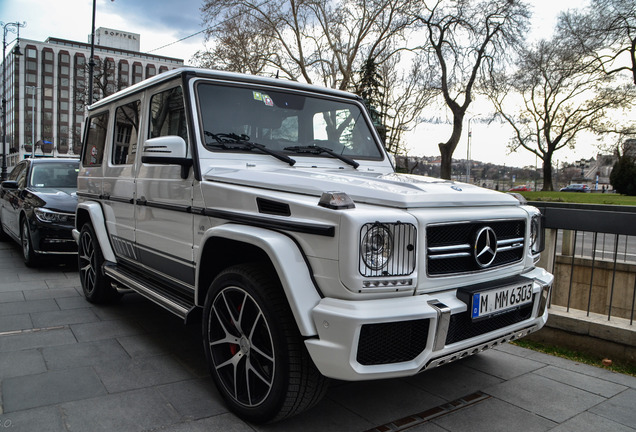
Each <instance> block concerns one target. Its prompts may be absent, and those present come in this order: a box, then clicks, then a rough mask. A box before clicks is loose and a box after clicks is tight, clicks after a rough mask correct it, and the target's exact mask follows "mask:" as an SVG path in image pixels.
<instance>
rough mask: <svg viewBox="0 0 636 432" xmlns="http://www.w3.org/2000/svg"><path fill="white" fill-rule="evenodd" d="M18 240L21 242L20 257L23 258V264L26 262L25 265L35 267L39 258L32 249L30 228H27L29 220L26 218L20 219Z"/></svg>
mask: <svg viewBox="0 0 636 432" xmlns="http://www.w3.org/2000/svg"><path fill="white" fill-rule="evenodd" d="M20 240H21V243H22V257H23V258H24V264H26V266H27V267H35V266H36V265H37V264H38V261H39V260H38V256H37V254H36V253H35V251H34V250H33V243H32V241H31V230H30V229H29V222H28V221H27V220H26V218H25V219H24V220H23V221H22V230H21V232H20Z"/></svg>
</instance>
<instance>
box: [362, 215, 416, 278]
mask: <svg viewBox="0 0 636 432" xmlns="http://www.w3.org/2000/svg"><path fill="white" fill-rule="evenodd" d="M368 236H376V237H381V236H389V237H390V239H387V241H385V242H383V246H380V245H378V244H377V242H376V243H373V242H374V240H369V238H368ZM365 239H366V240H365ZM377 240H379V239H377ZM370 243H371V244H375V245H376V246H377V247H376V248H375V249H377V250H369V247H368V245H369V244H370ZM416 245H417V228H416V227H415V226H414V225H413V224H410V223H403V222H393V223H386V222H373V223H367V224H364V225H363V226H362V228H361V229H360V248H359V259H358V269H359V271H360V274H361V275H362V276H364V277H391V276H406V275H410V274H411V273H413V271H415V264H416V256H417V253H416V252H417V247H416ZM385 246H390V247H391V250H390V251H387V250H385V249H384V247H385ZM372 249H373V248H372ZM374 255H375V256H374ZM380 255H382V257H380ZM369 261H372V262H374V263H376V264H375V265H370V263H369ZM378 263H381V264H378Z"/></svg>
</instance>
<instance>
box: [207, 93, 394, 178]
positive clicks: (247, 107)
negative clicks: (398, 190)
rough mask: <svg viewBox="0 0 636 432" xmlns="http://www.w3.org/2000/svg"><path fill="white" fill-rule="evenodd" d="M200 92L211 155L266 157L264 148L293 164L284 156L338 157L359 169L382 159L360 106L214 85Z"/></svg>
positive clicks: (338, 101)
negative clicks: (359, 163) (364, 163)
mask: <svg viewBox="0 0 636 432" xmlns="http://www.w3.org/2000/svg"><path fill="white" fill-rule="evenodd" d="M197 93H198V101H199V106H200V112H201V118H202V121H203V125H202V126H203V131H204V136H205V140H206V141H205V143H206V147H207V148H208V149H209V150H210V151H215V152H216V151H231V152H254V151H255V150H258V151H259V152H261V153H265V151H264V150H263V148H265V149H266V150H267V151H269V153H268V154H270V155H271V156H274V157H276V158H278V159H281V160H282V161H285V162H288V163H290V164H293V163H291V162H290V161H289V160H288V159H285V158H284V157H289V156H292V157H297V156H309V155H311V156H313V157H315V156H321V157H329V158H338V159H339V160H341V161H345V163H348V164H349V165H352V166H357V163H356V162H355V161H354V160H355V159H374V160H380V159H382V153H381V152H380V149H379V148H378V145H377V144H376V141H375V139H374V136H373V133H372V131H371V128H370V126H369V124H368V123H367V121H366V119H365V117H364V115H363V113H362V111H361V108H360V106H359V105H357V104H354V103H348V102H346V101H342V100H339V99H326V98H318V97H312V96H307V95H305V94H299V93H292V92H282V91H272V90H270V89H267V90H265V89H262V88H256V87H254V88H247V87H232V86H227V85H223V86H221V85H216V84H210V83H202V84H200V85H199V86H198V92H197ZM228 137H234V138H232V139H231V140H230V139H229V138H228ZM241 143H243V144H241ZM246 143H249V144H246ZM314 148H315V151H314ZM281 156H283V157H281ZM292 160H293V159H292Z"/></svg>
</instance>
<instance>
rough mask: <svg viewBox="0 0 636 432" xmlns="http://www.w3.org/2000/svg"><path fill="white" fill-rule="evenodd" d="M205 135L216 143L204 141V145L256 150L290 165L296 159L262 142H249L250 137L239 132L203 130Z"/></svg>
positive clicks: (226, 148)
mask: <svg viewBox="0 0 636 432" xmlns="http://www.w3.org/2000/svg"><path fill="white" fill-rule="evenodd" d="M205 135H206V136H210V137H212V138H214V139H215V140H216V143H206V145H208V146H212V147H220V148H222V149H224V150H236V149H241V150H258V151H260V152H261V153H265V154H268V155H270V156H273V157H275V158H276V159H278V160H281V161H283V162H285V163H288V164H289V165H291V166H294V164H295V163H296V161H295V160H294V159H292V158H290V157H289V156H287V155H284V154H281V153H278V152H276V151H274V150H270V149H268V148H267V147H266V146H264V145H263V144H259V143H255V142H250V141H249V139H250V137H249V136H247V135H245V134H241V135H237V134H235V133H229V134H226V133H218V134H213V133H212V132H208V131H205Z"/></svg>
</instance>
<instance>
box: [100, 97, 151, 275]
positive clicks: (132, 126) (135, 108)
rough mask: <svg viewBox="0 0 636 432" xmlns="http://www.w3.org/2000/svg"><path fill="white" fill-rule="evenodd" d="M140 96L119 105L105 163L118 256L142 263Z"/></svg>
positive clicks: (106, 194) (105, 193) (108, 216)
mask: <svg viewBox="0 0 636 432" xmlns="http://www.w3.org/2000/svg"><path fill="white" fill-rule="evenodd" d="M140 114H141V98H140V96H139V95H137V96H134V97H132V98H130V99H126V100H124V101H122V102H121V103H118V104H117V106H116V107H115V109H114V117H113V122H112V125H111V128H112V134H111V139H110V140H109V145H108V147H109V148H108V151H107V152H106V155H105V158H104V159H105V160H104V163H103V173H104V182H103V192H102V196H103V198H104V200H103V205H104V213H105V215H106V226H107V228H108V234H109V236H110V239H111V243H112V245H113V249H114V251H115V254H116V255H117V256H118V258H120V259H126V260H131V261H133V262H135V264H136V263H138V261H139V256H138V253H137V251H136V250H135V248H134V242H135V205H134V203H135V169H136V165H135V164H136V160H135V159H136V155H137V152H138V143H139V137H140V133H141V132H140V131H141V124H140V121H141V116H140Z"/></svg>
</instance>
